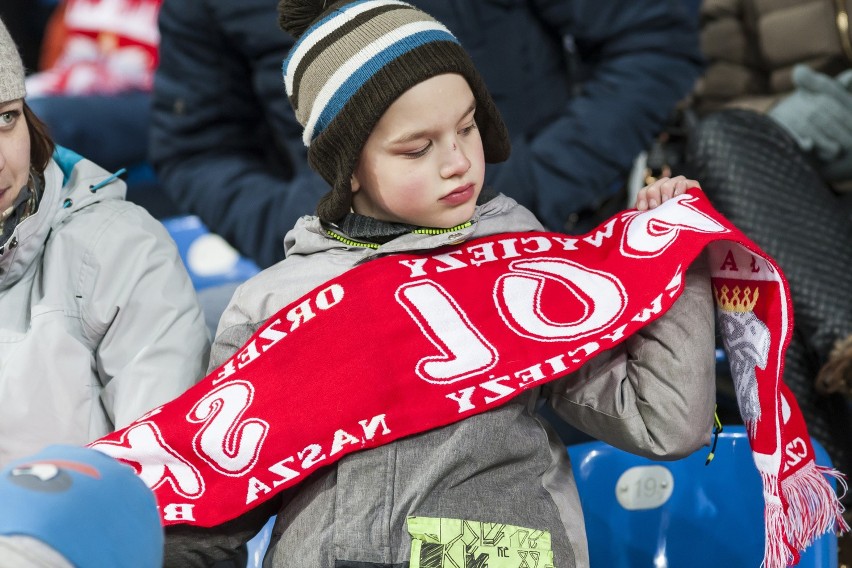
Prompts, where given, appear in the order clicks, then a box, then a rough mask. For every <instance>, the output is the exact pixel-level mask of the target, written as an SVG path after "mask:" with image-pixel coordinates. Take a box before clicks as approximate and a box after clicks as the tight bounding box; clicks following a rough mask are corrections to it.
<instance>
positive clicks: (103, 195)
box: [0, 146, 127, 291]
mask: <svg viewBox="0 0 852 568" xmlns="http://www.w3.org/2000/svg"><path fill="white" fill-rule="evenodd" d="M126 190H127V186H126V185H125V183H124V182H123V181H122V180H120V179H118V177H117V175H116V174H112V173H110V172H108V171H106V170H105V169H103V168H101V167H100V166H98V165H96V164H94V163H93V162H91V161H89V160H86V159H84V158H83V157H82V156H80V155H78V154H76V153H74V152H72V151H71V150H68V149H66V148H62V147H59V146H57V148H56V151H55V152H54V154H53V158H52V159H51V161H50V163H49V164H48V166H47V168H46V169H45V171H44V193H43V195H42V198H41V202H40V203H39V206H38V209H37V210H36V212H35V213H33V214H32V215H30V216H29V217H27V218H26V219H24V220H23V221H21V222H20V223H19V224H18V226H17V227H15V230H14V231H13V232H12V234H11V235H10V236H9V238H8V239H7V240H6V242H3V243H0V291H2V290H5V289H7V288H9V287H10V286H12V285H13V284H15V283H16V282H17V281H18V280H20V279H21V277H22V276H23V275H24V274H26V273H27V271H28V270H30V268H31V267H32V266H33V265H34V264H35V263H36V262H37V261H38V259H39V258H41V255H42V253H43V251H44V245H45V243H46V242H47V239H48V238H49V236H50V233H51V231H53V230H54V229H56V228H58V227H59V226H60V225H62V224H63V223H65V222H67V221H68V219H69V218H70V217H71V216H72V215H74V214H75V213H77V212H78V211H80V210H82V209H85V208H86V207H89V206H90V205H92V204H94V203H98V202H100V201H104V200H106V199H124V196H125V193H126Z"/></svg>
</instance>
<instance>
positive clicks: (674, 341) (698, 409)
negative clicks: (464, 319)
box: [550, 255, 716, 459]
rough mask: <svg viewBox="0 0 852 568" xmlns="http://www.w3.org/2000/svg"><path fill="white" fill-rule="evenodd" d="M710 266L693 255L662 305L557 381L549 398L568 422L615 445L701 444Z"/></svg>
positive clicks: (654, 450) (666, 453) (709, 393)
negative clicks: (668, 302)
mask: <svg viewBox="0 0 852 568" xmlns="http://www.w3.org/2000/svg"><path fill="white" fill-rule="evenodd" d="M713 309H714V308H713V296H712V292H711V290H710V272H709V267H708V264H707V260H706V258H705V257H704V256H703V255H702V256H700V257H699V258H698V259H697V260H696V261H695V262H694V263H693V265H692V266H691V267H690V268H689V269H688V270H687V272H686V282H685V286H684V290H683V291H682V293H681V295H680V297H679V298H678V299H677V300H676V301H675V303H674V305H672V307H671V308H669V310H668V311H667V312H666V313H665V314H663V315H662V316H660V318H658V319H657V320H655V321H654V322H652V323H650V324H648V325H646V326H645V327H643V328H642V329H641V330H639V331H638V332H637V333H635V334H634V335H632V336H630V337H629V338H627V339H626V340H625V341H623V342H622V343H620V344H619V345H617V346H616V347H614V348H613V349H610V350H608V351H605V352H603V353H601V354H600V355H598V356H597V357H595V358H593V359H592V360H590V361H589V362H587V363H586V364H585V365H584V366H583V367H581V368H580V369H579V370H578V371H576V372H575V373H573V374H571V375H569V376H567V377H565V378H564V379H560V380H559V381H556V383H555V385H554V386H553V392H552V395H551V398H550V404H551V406H552V407H553V409H554V410H555V411H556V413H557V414H558V415H559V416H560V417H561V418H562V419H564V420H565V421H566V422H568V423H569V424H571V425H573V426H574V427H576V428H578V429H580V430H582V431H584V432H586V433H587V434H590V435H591V436H594V437H596V438H598V439H600V440H603V441H605V442H607V443H609V444H611V445H613V446H615V447H617V448H621V449H623V450H626V451H629V452H633V453H636V454H639V455H643V456H646V457H651V458H657V459H678V458H681V457H683V456H686V455H689V454H691V453H692V452H694V451H695V450H697V449H698V448H699V447H701V446H702V445H704V444H707V443H708V441H709V436H710V433H711V430H712V427H713V412H714V408H715V397H716V380H715V357H714V347H715V340H714V334H715V325H714V312H713Z"/></svg>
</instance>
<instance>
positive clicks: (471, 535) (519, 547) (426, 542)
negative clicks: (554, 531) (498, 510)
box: [408, 517, 553, 568]
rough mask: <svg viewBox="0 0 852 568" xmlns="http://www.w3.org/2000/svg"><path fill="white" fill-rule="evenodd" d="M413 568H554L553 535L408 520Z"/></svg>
mask: <svg viewBox="0 0 852 568" xmlns="http://www.w3.org/2000/svg"><path fill="white" fill-rule="evenodd" d="M408 532H409V534H411V538H412V541H411V568H480V567H483V568H484V567H486V566H487V567H488V568H553V551H552V550H551V545H550V533H549V532H548V531H541V530H536V529H527V528H523V527H515V526H512V525H507V524H504V523H487V522H482V521H465V520H460V519H436V518H432V517H408Z"/></svg>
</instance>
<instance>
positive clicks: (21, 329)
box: [0, 22, 209, 466]
mask: <svg viewBox="0 0 852 568" xmlns="http://www.w3.org/2000/svg"><path fill="white" fill-rule="evenodd" d="M25 95H26V93H25V88H24V68H23V65H22V64H21V58H20V55H19V53H18V51H17V49H16V47H15V44H14V43H13V42H12V39H11V38H10V36H9V33H8V31H7V29H6V27H5V25H4V24H3V23H2V22H0V466H2V465H4V464H6V463H8V462H9V461H10V460H12V459H14V458H17V457H21V456H24V455H29V454H32V453H34V452H35V451H37V450H39V449H41V448H42V447H43V446H45V445H47V444H49V443H66V444H76V445H80V444H85V443H87V442H89V441H91V440H94V439H96V438H98V437H100V436H102V435H104V434H106V433H108V432H109V431H111V430H113V429H114V428H117V427H121V426H124V425H127V424H128V423H130V422H132V421H133V420H135V419H136V418H138V417H139V416H140V415H142V414H144V413H146V412H148V411H150V410H151V409H153V408H155V407H156V406H158V405H160V404H163V403H165V402H167V401H169V400H171V399H172V398H174V397H175V396H177V395H178V394H180V393H181V392H183V391H184V390H186V388H188V387H189V386H191V385H192V384H194V383H195V382H196V381H197V380H198V378H200V377H201V376H202V375H203V372H204V369H205V367H206V363H207V352H208V346H209V341H208V338H207V332H206V328H205V325H204V320H203V317H202V314H201V310H200V308H199V306H198V302H197V300H196V298H195V292H194V290H193V288H192V285H191V283H190V280H189V277H188V275H187V274H186V271H185V269H184V268H183V267H182V265H181V262H180V257H179V255H178V252H177V250H176V247H175V246H174V243H173V242H172V241H171V239H170V238H169V236H168V233H167V232H166V231H165V229H164V228H163V227H162V226H161V225H160V224H159V223H158V222H157V221H155V220H154V219H153V218H152V217H151V216H150V215H149V214H148V213H146V212H145V211H144V210H143V209H141V208H140V207H138V206H136V205H133V204H131V203H128V202H126V201H124V199H123V198H124V191H125V186H124V183H123V182H121V181H120V180H118V179H117V177H116V176H115V175H110V174H109V173H108V172H106V171H105V170H103V169H102V168H100V167H98V166H96V165H95V164H93V163H92V162H90V161H88V160H84V159H83V158H81V157H80V156H78V155H76V154H74V153H73V152H70V151H68V150H65V149H64V148H54V144H53V142H52V141H51V139H50V137H49V136H48V134H47V132H46V129H45V127H44V125H43V123H41V122H40V121H39V120H38V118H37V117H36V116H35V115H34V114H33V113H32V111H31V110H30V109H29V108H28V106H27V104H26V103H25V102H24V96H25Z"/></svg>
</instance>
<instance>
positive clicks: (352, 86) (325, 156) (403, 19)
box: [279, 0, 510, 222]
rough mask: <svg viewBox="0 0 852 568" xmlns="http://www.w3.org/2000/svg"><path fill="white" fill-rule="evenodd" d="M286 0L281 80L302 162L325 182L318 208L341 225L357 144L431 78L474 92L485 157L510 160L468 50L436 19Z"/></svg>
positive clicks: (361, 1)
mask: <svg viewBox="0 0 852 568" xmlns="http://www.w3.org/2000/svg"><path fill="white" fill-rule="evenodd" d="M325 4H326V2H323V1H322V0H282V1H281V3H280V4H279V22H280V24H281V27H282V28H283V29H284V30H285V31H288V32H289V33H291V34H293V35H294V36H295V37H297V38H298V41H297V42H296V44H295V45H294V46H293V48H292V49H291V50H290V53H289V55H288V56H287V59H285V61H284V65H283V71H284V85H285V88H286V91H287V96H288V97H289V98H290V103H291V104H292V105H293V109H294V110H295V112H296V118H297V119H298V121H299V123H300V124H302V126H304V134H303V138H302V139H303V141H304V143H305V145H306V146H307V147H308V162H309V163H310V165H311V167H313V168H314V169H315V170H316V171H317V172H319V174H320V175H322V177H323V178H324V179H325V180H326V181H327V182H328V183H329V184H330V185H331V187H332V190H331V191H330V192H329V193H328V194H326V195H325V196H324V197H323V198H322V199H321V200H320V203H319V205H318V207H317V213H318V215H319V217H320V218H321V219H322V220H324V221H329V222H336V221H339V220H340V219H341V218H342V217H343V216H344V215H346V213H348V212H349V209H350V207H351V203H352V190H351V183H350V182H351V177H352V172H353V171H354V169H355V167H356V164H357V162H358V157H359V155H360V153H361V149H362V148H363V147H364V144H365V143H366V141H367V138H368V137H369V135H370V132H371V131H372V130H373V128H374V127H375V125H376V123H377V122H378V121H379V119H380V118H381V116H382V114H384V112H385V111H386V110H387V108H388V107H389V106H390V105H391V104H392V103H393V102H394V101H395V100H396V99H397V98H398V97H399V96H400V95H402V94H403V93H404V92H405V91H407V90H408V89H410V88H411V87H413V86H414V85H416V84H418V83H421V82H423V81H425V80H426V79H429V78H431V77H434V76H436V75H441V74H444V73H458V74H460V75H462V76H463V77H464V78H465V79H466V80H467V82H468V84H469V85H470V88H471V91H473V94H474V97H475V98H476V102H477V105H476V112H475V115H474V118H475V120H476V124H477V126H478V128H479V130H480V133H481V135H482V144H483V148H484V150H485V160H486V161H488V162H501V161H503V160H505V159H506V158H507V157H508V156H509V148H510V145H509V136H508V133H507V132H506V127H505V125H504V123H503V119H502V118H501V117H500V113H499V112H498V110H497V107H496V106H495V104H494V101H493V100H492V99H491V95H490V94H489V93H488V90H487V89H486V87H485V83H484V82H483V81H482V78H481V77H480V75H479V73H478V72H477V71H476V68H475V67H474V65H473V61H472V60H471V59H470V56H469V55H468V54H467V52H466V51H465V50H464V48H462V47H461V45H460V44H459V41H458V40H457V39H456V38H455V36H453V34H452V33H450V31H449V30H448V29H447V28H446V27H444V26H443V25H442V24H441V23H440V22H438V21H437V20H435V19H434V18H432V17H431V16H429V15H428V14H426V13H425V12H423V11H421V10H419V9H417V8H415V7H414V6H412V5H410V4H407V3H405V2H400V1H398V0H358V1H354V2H350V1H345V0H344V1H338V2H334V3H330V4H329V5H328V6H327V7H326V6H325Z"/></svg>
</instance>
